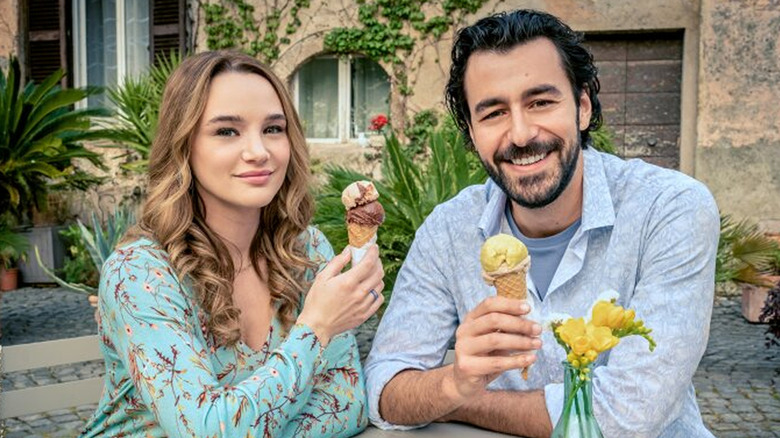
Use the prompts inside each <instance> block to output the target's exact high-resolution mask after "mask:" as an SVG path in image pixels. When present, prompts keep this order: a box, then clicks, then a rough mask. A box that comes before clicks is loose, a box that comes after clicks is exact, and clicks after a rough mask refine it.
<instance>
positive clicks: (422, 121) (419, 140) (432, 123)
mask: <svg viewBox="0 0 780 438" xmlns="http://www.w3.org/2000/svg"><path fill="white" fill-rule="evenodd" d="M438 123H439V117H438V116H437V115H436V111H435V110H432V109H427V110H422V111H420V112H418V113H416V114H415V115H414V116H412V122H411V123H409V124H408V125H407V126H406V129H405V130H404V134H405V135H406V138H407V139H408V140H409V142H408V143H407V146H406V148H405V149H406V151H407V152H408V153H409V154H410V156H415V155H419V154H423V153H425V152H426V150H425V144H426V142H427V140H428V137H429V136H430V134H431V131H433V130H434V129H435V128H436V125H437V124H438Z"/></svg>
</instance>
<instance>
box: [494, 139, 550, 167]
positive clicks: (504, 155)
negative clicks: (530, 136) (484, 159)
mask: <svg viewBox="0 0 780 438" xmlns="http://www.w3.org/2000/svg"><path fill="white" fill-rule="evenodd" d="M561 148H563V142H562V141H561V140H559V139H553V140H550V141H530V142H528V143H526V144H525V146H518V145H516V144H514V143H512V144H510V145H509V146H507V147H505V148H503V149H501V150H498V151H496V153H495V154H494V155H493V161H494V162H496V163H498V162H500V161H512V160H521V159H523V158H527V157H531V156H534V155H539V154H547V153H549V152H552V151H555V150H559V149H561Z"/></svg>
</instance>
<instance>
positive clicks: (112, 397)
mask: <svg viewBox="0 0 780 438" xmlns="http://www.w3.org/2000/svg"><path fill="white" fill-rule="evenodd" d="M306 249H307V251H308V254H309V257H310V258H311V259H312V260H314V261H315V262H316V263H317V266H318V270H319V269H321V268H323V267H324V266H325V264H326V263H327V261H329V260H330V259H331V258H332V257H333V249H332V248H331V246H330V244H329V243H328V242H327V240H326V239H325V237H324V236H323V235H322V234H321V233H320V232H319V231H318V230H316V229H314V228H310V229H309V232H308V233H306ZM306 275H307V278H308V279H313V277H314V275H315V272H314V271H313V270H312V271H309V272H307V273H306ZM100 279H101V280H100V293H99V296H100V302H99V315H100V324H99V333H100V336H101V338H102V346H101V348H102V351H103V356H104V358H105V364H106V376H105V388H104V390H103V395H102V397H101V400H100V404H99V406H98V409H97V411H96V412H95V414H94V415H93V417H92V418H91V419H90V421H89V422H88V424H87V426H86V427H85V429H84V431H83V436H86V437H92V436H144V437H163V436H172V437H179V436H182V437H183V436H187V437H190V436H198V437H218V436H225V437H239V436H240V437H340V436H352V435H354V434H356V433H358V432H359V431H361V430H363V429H364V428H365V427H366V425H367V417H366V410H365V405H366V400H365V397H366V396H365V390H364V386H363V385H364V383H363V381H364V379H363V372H362V369H361V367H360V362H359V357H358V350H357V345H356V342H355V338H354V336H353V335H352V334H350V333H343V334H341V335H339V336H336V337H334V338H333V339H332V340H331V342H330V343H329V344H328V346H327V347H326V348H322V346H321V345H320V343H319V341H318V339H317V337H316V336H315V335H314V332H313V331H312V330H311V329H310V328H309V327H307V326H305V325H300V324H299V325H295V326H293V327H292V328H291V329H290V330H289V332H287V333H285V330H284V329H283V327H282V326H281V324H280V323H279V321H277V320H276V319H275V318H274V319H273V321H272V324H271V327H270V331H269V334H268V338H267V341H266V343H265V345H264V346H263V348H262V349H261V350H260V351H254V350H252V349H251V348H249V346H247V345H246V344H244V343H243V342H241V341H239V342H238V343H236V344H235V345H234V346H220V345H217V343H216V342H215V339H214V338H213V336H211V335H210V334H209V333H207V332H206V330H205V323H206V321H207V315H206V314H205V312H204V311H203V310H202V309H200V308H199V307H198V305H197V302H196V299H195V296H194V292H193V291H192V290H191V289H190V288H189V287H188V286H187V285H186V284H185V283H182V282H180V281H179V280H178V279H177V276H176V274H175V273H174V271H173V269H172V267H171V266H170V264H169V261H168V257H167V254H166V253H165V252H164V251H163V250H162V249H161V248H160V247H159V245H157V244H156V243H154V242H152V241H150V240H147V239H140V240H138V241H136V242H134V243H132V244H130V245H127V246H125V247H123V248H121V249H118V250H116V251H115V252H114V253H113V254H112V256H111V257H110V258H109V259H108V260H107V261H106V263H105V264H104V265H103V269H102V273H101V277H100Z"/></svg>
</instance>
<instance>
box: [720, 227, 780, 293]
mask: <svg viewBox="0 0 780 438" xmlns="http://www.w3.org/2000/svg"><path fill="white" fill-rule="evenodd" d="M720 230H721V231H720V240H719V241H718V253H717V257H716V260H715V282H716V283H720V282H727V281H735V282H739V283H749V284H755V285H758V286H771V284H769V283H768V279H767V277H766V273H767V272H768V271H769V270H770V269H771V267H772V263H773V262H774V260H775V258H776V257H777V253H778V251H780V250H779V249H778V245H777V242H775V241H773V240H772V239H770V238H768V237H766V236H765V235H764V234H763V233H762V232H761V231H760V230H759V229H758V226H756V225H755V224H750V223H748V222H747V221H741V222H734V221H733V220H732V219H731V218H730V217H729V216H721V218H720Z"/></svg>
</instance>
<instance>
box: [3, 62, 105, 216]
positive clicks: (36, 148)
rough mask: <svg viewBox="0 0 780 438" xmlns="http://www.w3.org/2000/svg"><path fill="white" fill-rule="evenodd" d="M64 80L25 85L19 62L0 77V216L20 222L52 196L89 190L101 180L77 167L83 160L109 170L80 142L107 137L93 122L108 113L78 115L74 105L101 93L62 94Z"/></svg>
mask: <svg viewBox="0 0 780 438" xmlns="http://www.w3.org/2000/svg"><path fill="white" fill-rule="evenodd" d="M64 75H65V73H64V72H63V71H62V70H58V71H56V72H54V73H52V74H51V75H50V76H49V77H47V78H46V79H44V81H43V82H41V83H40V84H35V83H34V82H29V83H27V84H26V85H24V84H23V83H22V76H21V70H20V67H19V61H18V60H17V59H16V58H11V60H10V62H9V66H8V72H7V73H6V74H0V211H10V212H12V213H13V214H14V215H15V216H16V217H17V218H18V219H20V220H22V221H23V220H24V219H25V218H29V217H30V215H31V213H32V210H33V209H34V208H35V209H38V210H39V211H45V210H46V206H47V194H48V193H49V191H51V190H60V189H63V190H64V189H77V190H86V189H87V188H89V187H91V186H92V185H95V184H98V183H99V182H101V181H102V178H99V177H97V176H94V175H91V174H89V173H87V172H85V171H83V170H80V169H79V168H78V167H76V162H77V160H78V159H84V160H87V161H89V162H91V163H92V164H93V165H95V166H97V167H98V168H100V169H105V167H104V165H103V162H102V159H101V157H100V155H98V154H96V153H94V152H92V151H89V150H87V149H86V148H85V147H84V146H83V144H82V142H84V141H87V140H98V139H104V138H106V137H107V133H106V131H104V130H101V129H93V123H92V119H93V118H94V117H97V116H108V115H110V112H109V111H107V110H105V109H80V110H74V109H73V108H72V107H73V105H74V104H75V103H76V102H78V101H80V100H82V99H84V98H86V97H87V96H89V95H92V94H94V93H97V92H99V90H98V89H96V88H72V89H67V90H63V89H61V88H60V86H59V85H58V84H59V83H60V81H61V80H62V78H63V76H64Z"/></svg>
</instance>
